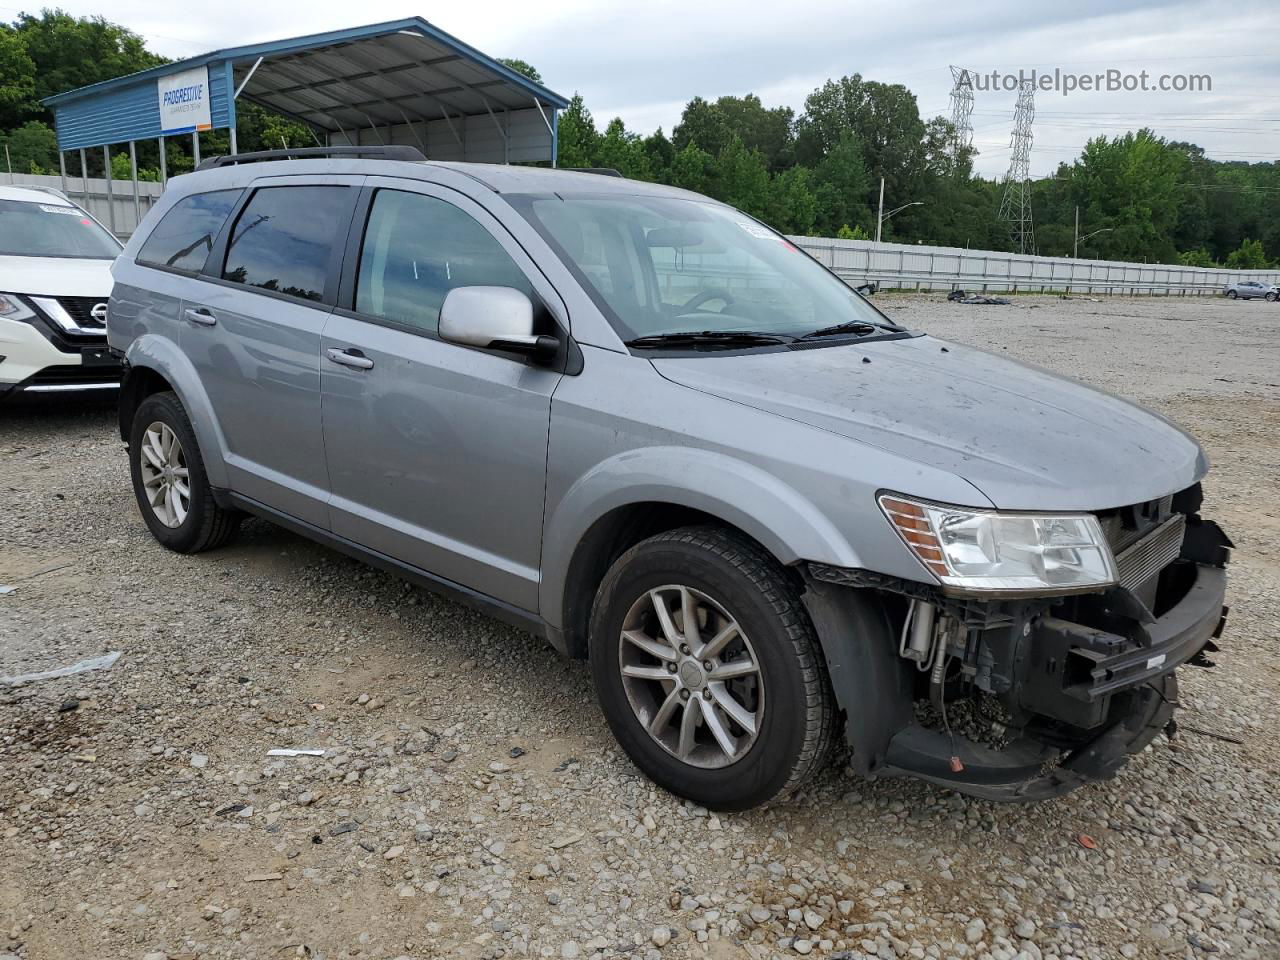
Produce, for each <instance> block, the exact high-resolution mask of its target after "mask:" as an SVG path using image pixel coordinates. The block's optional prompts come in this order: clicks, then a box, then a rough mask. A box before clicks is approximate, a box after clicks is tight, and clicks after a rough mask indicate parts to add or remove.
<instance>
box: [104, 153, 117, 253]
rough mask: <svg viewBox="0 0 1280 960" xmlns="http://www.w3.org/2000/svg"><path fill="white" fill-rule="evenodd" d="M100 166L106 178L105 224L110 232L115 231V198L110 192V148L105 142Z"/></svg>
mask: <svg viewBox="0 0 1280 960" xmlns="http://www.w3.org/2000/svg"><path fill="white" fill-rule="evenodd" d="M102 166H103V171H102V172H103V173H104V174H105V175H106V178H107V226H108V227H110V228H111V233H112V234H113V235H114V234H115V232H116V198H115V194H113V193H112V192H111V148H110V147H109V146H107V145H106V144H103V145H102Z"/></svg>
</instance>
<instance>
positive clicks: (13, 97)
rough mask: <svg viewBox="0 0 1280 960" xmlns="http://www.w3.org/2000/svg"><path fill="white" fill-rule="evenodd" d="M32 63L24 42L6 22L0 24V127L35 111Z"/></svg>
mask: <svg viewBox="0 0 1280 960" xmlns="http://www.w3.org/2000/svg"><path fill="white" fill-rule="evenodd" d="M35 98H36V65H35V63H34V62H33V61H32V59H31V57H30V56H29V55H28V54H27V47H26V44H24V43H23V42H22V38H21V37H20V36H19V35H18V32H17V31H16V30H14V29H13V28H12V27H10V26H9V25H8V24H0V129H5V128H7V127H15V126H17V125H18V123H20V122H21V120H22V118H23V117H24V116H27V115H28V114H31V113H34V112H35V111H36V103H35Z"/></svg>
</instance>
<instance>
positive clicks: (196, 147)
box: [191, 132, 200, 168]
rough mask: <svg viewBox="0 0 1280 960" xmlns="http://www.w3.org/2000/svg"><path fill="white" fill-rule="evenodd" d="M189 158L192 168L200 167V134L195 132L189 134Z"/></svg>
mask: <svg viewBox="0 0 1280 960" xmlns="http://www.w3.org/2000/svg"><path fill="white" fill-rule="evenodd" d="M191 157H192V160H193V163H192V167H193V168H194V167H198V166H200V134H199V133H197V132H192V134H191Z"/></svg>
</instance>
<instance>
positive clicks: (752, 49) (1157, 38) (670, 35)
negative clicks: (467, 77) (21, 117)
mask: <svg viewBox="0 0 1280 960" xmlns="http://www.w3.org/2000/svg"><path fill="white" fill-rule="evenodd" d="M13 2H14V0H9V3H13ZM59 5H60V6H62V7H63V8H64V9H67V10H68V11H69V12H72V13H75V14H78V15H101V16H104V17H106V18H107V19H109V20H112V21H115V22H118V23H123V24H125V25H126V26H129V27H131V28H132V29H134V30H136V31H137V32H139V33H141V34H143V35H144V36H145V37H146V38H147V41H148V44H149V45H150V46H151V47H152V48H153V49H156V50H157V51H159V52H161V53H164V54H166V55H168V56H171V57H175V58H181V57H187V56H193V55H195V54H197V53H200V52H203V51H206V50H209V49H213V48H217V47H226V46H235V45H239V44H243V43H250V42H254V41H260V40H271V39H278V38H283V37H289V36H297V35H300V34H306V33H315V32H319V31H323V30H329V29H336V28H341V27H349V26H354V25H357V24H359V23H369V22H375V21H379V20H393V19H397V18H400V17H404V16H408V15H410V14H411V13H419V14H420V15H421V16H424V17H425V18H426V19H428V20H430V21H431V22H432V23H434V24H435V25H436V26H438V27H440V28H442V29H444V30H447V31H448V32H450V33H452V34H454V35H455V36H457V37H459V38H460V39H462V40H464V41H466V42H467V43H469V44H471V45H472V46H475V47H477V48H479V49H481V50H483V51H485V52H486V53H489V54H492V55H494V56H518V57H521V58H522V59H525V60H528V61H529V62H530V63H532V64H534V65H535V66H536V67H537V68H538V69H539V70H540V71H541V72H542V75H543V77H544V78H545V79H546V82H547V84H548V86H550V87H551V88H552V89H554V90H557V91H559V92H561V93H564V94H566V95H567V94H571V93H573V92H575V91H578V92H581V93H582V94H583V96H584V97H585V98H586V101H587V105H588V106H589V107H590V108H591V110H592V112H593V113H594V115H595V117H596V120H597V121H598V122H599V123H600V124H601V125H602V126H603V124H604V123H605V122H606V121H607V120H608V119H609V118H611V117H613V116H615V115H616V116H621V117H622V118H623V119H624V120H625V121H626V123H627V125H628V126H629V127H631V128H633V129H636V130H639V131H640V132H642V133H648V132H650V131H651V130H652V129H653V128H654V127H657V126H659V125H661V126H662V127H663V128H664V129H666V130H667V131H668V133H669V132H670V130H671V128H672V126H673V125H674V124H675V123H676V122H677V121H678V120H679V117H680V111H681V109H682V108H683V105H684V103H685V102H686V101H687V100H689V99H690V98H692V97H693V96H695V95H701V96H703V97H707V98H714V97H717V96H721V95H724V94H744V93H749V92H754V93H757V94H759V95H760V96H761V98H762V99H763V100H764V101H765V103H766V104H768V105H777V104H785V105H787V106H791V107H793V108H795V109H796V110H797V112H799V111H800V110H801V109H802V108H803V105H804V98H805V96H806V95H807V94H808V93H809V92H810V91H812V90H813V89H814V88H815V87H817V86H819V85H820V84H821V83H822V82H823V81H825V80H827V79H828V78H834V77H839V76H841V75H844V74H849V73H854V72H857V73H861V74H862V75H863V76H864V77H867V78H869V79H874V80H881V81H886V82H901V83H904V84H905V85H906V86H908V87H909V88H910V89H911V90H912V91H914V92H915V94H916V96H917V100H918V101H919V104H920V108H921V112H922V114H923V115H924V116H926V117H929V116H933V115H936V114H938V113H945V112H946V110H947V100H948V93H949V89H950V84H951V78H950V72H949V69H948V66H949V65H950V64H952V63H958V64H963V65H966V66H972V67H977V68H983V69H986V70H991V69H999V70H1002V71H1016V70H1018V69H1019V68H1032V67H1034V68H1037V69H1041V70H1043V69H1048V70H1052V69H1053V68H1054V67H1061V68H1062V69H1063V70H1070V71H1075V72H1080V73H1085V72H1095V71H1101V70H1105V69H1106V68H1107V67H1115V68H1117V69H1120V70H1124V71H1127V72H1136V71H1138V70H1142V69H1146V70H1148V71H1149V72H1150V73H1151V74H1152V75H1153V77H1158V76H1159V75H1160V74H1164V73H1169V74H1172V73H1208V74H1210V75H1211V76H1212V80H1213V89H1212V92H1211V93H1200V94H1190V93H1145V94H1141V93H1089V94H1085V93H1076V94H1074V95H1072V96H1069V97H1065V98H1064V97H1061V96H1057V95H1055V94H1051V93H1042V94H1041V95H1040V96H1039V97H1038V102H1037V119H1036V126H1035V147H1034V148H1033V151H1032V170H1033V173H1035V174H1038V175H1044V174H1047V173H1049V172H1051V171H1052V170H1053V169H1054V167H1056V165H1057V164H1058V162H1059V161H1062V160H1069V159H1070V158H1071V157H1073V156H1075V155H1076V154H1077V153H1078V152H1079V150H1080V148H1081V147H1082V146H1083V144H1084V142H1085V141H1086V140H1087V139H1088V138H1089V137H1090V136H1094V135H1097V134H1099V133H1107V134H1116V133H1121V132H1124V131H1125V130H1127V129H1133V128H1136V127H1139V126H1143V125H1149V126H1151V127H1153V128H1154V129H1155V130H1156V132H1157V133H1159V134H1161V135H1163V136H1166V137H1169V138H1170V139H1185V140H1192V141H1194V142H1196V143H1199V144H1200V145H1202V146H1204V147H1205V148H1206V150H1207V151H1208V153H1209V155H1210V156H1213V157H1216V158H1220V159H1249V160H1261V159H1275V158H1280V122H1277V121H1276V120H1275V119H1274V117H1275V115H1276V107H1277V106H1280V89H1278V88H1277V87H1276V86H1275V85H1274V81H1275V78H1276V77H1277V76H1280V52H1277V51H1276V45H1275V44H1272V43H1271V42H1270V38H1273V37H1275V36H1276V35H1277V34H1280V6H1277V5H1276V4H1275V3H1274V2H1273V0H1269V2H1268V0H1241V2H1239V3H1233V4H1232V5H1231V6H1230V7H1227V6H1225V5H1219V4H1205V3H1203V2H1193V0H1186V2H1176V0H1170V2H1161V0H1080V2H1076V3H1070V4H1068V3H1061V2H1057V3H1048V2H1042V0H1041V2H1024V3H1018V4H1007V3H996V2H993V0H978V2H974V3H968V4H949V5H941V4H937V3H923V2H908V3H897V4H881V3H858V4H849V3H836V2H829V0H793V2H792V3H790V4H786V5H782V4H771V5H764V4H759V5H744V4H741V3H729V2H723V0H715V2H708V3H702V4H691V3H689V2H687V0H684V2H676V0H653V2H651V3H648V4H643V5H638V4H634V3H619V2H616V0H606V2H599V3H587V2H584V0H555V2H551V3H541V4H530V3H528V2H514V0H490V2H485V3H480V4H439V5H429V6H427V7H425V8H419V9H418V10H416V11H415V10H410V9H406V8H405V6H404V5H403V4H400V3H393V2H388V0H365V2H363V3H361V4H360V5H359V6H358V7H353V6H352V5H351V4H349V3H340V2H336V0H311V2H307V3H298V2H285V3H275V4H263V3H260V2H251V0H222V2H220V3H217V4H208V5H203V6H201V5H197V6H191V5H174V4H157V3H155V2H154V0H104V2H100V3H97V4H88V3H79V2H60V4H59ZM0 14H4V15H10V16H11V15H13V11H12V9H11V8H9V7H0ZM1012 105H1013V95H1012V94H994V93H993V94H987V95H982V94H980V95H979V97H978V100H977V103H976V106H975V113H974V118H973V120H974V127H975V141H976V145H977V146H978V147H979V149H980V150H981V151H982V153H981V156H980V157H979V160H978V169H979V170H980V171H981V172H982V173H984V174H986V175H988V176H994V175H999V174H1000V173H1002V172H1003V170H1004V166H1005V164H1006V163H1007V160H1008V139H1009V127H1010V124H1011V122H1012Z"/></svg>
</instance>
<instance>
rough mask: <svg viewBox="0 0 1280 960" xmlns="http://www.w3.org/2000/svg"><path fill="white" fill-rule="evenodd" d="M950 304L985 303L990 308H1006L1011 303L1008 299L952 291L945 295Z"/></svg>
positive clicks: (964, 291) (963, 291)
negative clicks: (990, 306)
mask: <svg viewBox="0 0 1280 960" xmlns="http://www.w3.org/2000/svg"><path fill="white" fill-rule="evenodd" d="M947 299H948V300H950V301H951V302H952V303H985V304H990V305H992V306H1001V307H1003V306H1008V305H1009V304H1011V303H1013V301H1012V300H1010V299H1009V298H1008V297H988V296H987V295H986V294H985V293H969V292H968V291H966V290H952V291H951V292H950V293H948V294H947Z"/></svg>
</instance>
